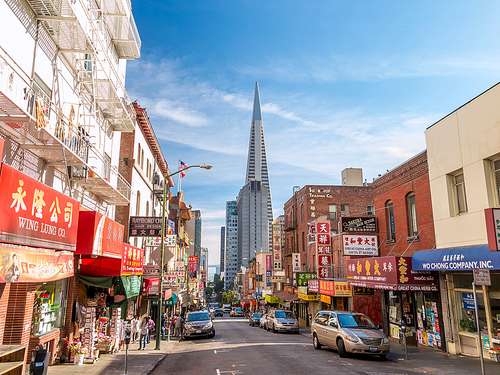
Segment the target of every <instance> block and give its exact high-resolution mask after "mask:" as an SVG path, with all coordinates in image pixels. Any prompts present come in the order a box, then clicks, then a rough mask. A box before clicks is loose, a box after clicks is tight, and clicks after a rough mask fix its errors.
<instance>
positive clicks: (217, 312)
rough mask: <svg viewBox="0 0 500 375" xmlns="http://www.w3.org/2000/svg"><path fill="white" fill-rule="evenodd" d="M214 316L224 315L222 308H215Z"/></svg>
mask: <svg viewBox="0 0 500 375" xmlns="http://www.w3.org/2000/svg"><path fill="white" fill-rule="evenodd" d="M214 314H215V316H224V311H222V309H215V313H214Z"/></svg>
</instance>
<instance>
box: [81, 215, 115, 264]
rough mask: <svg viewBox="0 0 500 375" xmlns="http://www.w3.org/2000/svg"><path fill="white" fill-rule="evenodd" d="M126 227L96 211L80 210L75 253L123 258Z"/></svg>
mask: <svg viewBox="0 0 500 375" xmlns="http://www.w3.org/2000/svg"><path fill="white" fill-rule="evenodd" d="M123 230H124V227H123V225H121V224H118V223H117V222H116V221H114V220H111V219H110V218H109V217H106V216H104V215H103V214H101V213H100V212H96V211H80V216H79V223H78V236H77V242H76V252H75V254H79V255H82V257H84V258H85V257H96V256H103V257H108V258H117V259H121V258H122V254H123Z"/></svg>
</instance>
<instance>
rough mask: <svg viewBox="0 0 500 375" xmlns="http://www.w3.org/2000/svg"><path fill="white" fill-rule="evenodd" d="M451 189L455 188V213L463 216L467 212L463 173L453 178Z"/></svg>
mask: <svg viewBox="0 0 500 375" xmlns="http://www.w3.org/2000/svg"><path fill="white" fill-rule="evenodd" d="M453 187H454V188H455V198H456V204H457V212H458V213H459V214H463V213H465V212H467V197H466V196H465V180H464V174H463V173H460V174H457V175H455V176H454V177H453Z"/></svg>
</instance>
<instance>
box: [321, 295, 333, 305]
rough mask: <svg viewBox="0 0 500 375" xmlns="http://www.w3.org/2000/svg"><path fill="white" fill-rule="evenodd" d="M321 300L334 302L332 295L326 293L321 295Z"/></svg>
mask: <svg viewBox="0 0 500 375" xmlns="http://www.w3.org/2000/svg"><path fill="white" fill-rule="evenodd" d="M321 302H324V303H328V304H330V303H332V297H330V296H325V295H323V294H322V295H321Z"/></svg>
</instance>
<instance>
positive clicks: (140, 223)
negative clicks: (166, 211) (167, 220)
mask: <svg viewBox="0 0 500 375" xmlns="http://www.w3.org/2000/svg"><path fill="white" fill-rule="evenodd" d="M128 235H129V237H161V217H149V216H131V217H130V221H129V228H128Z"/></svg>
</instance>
